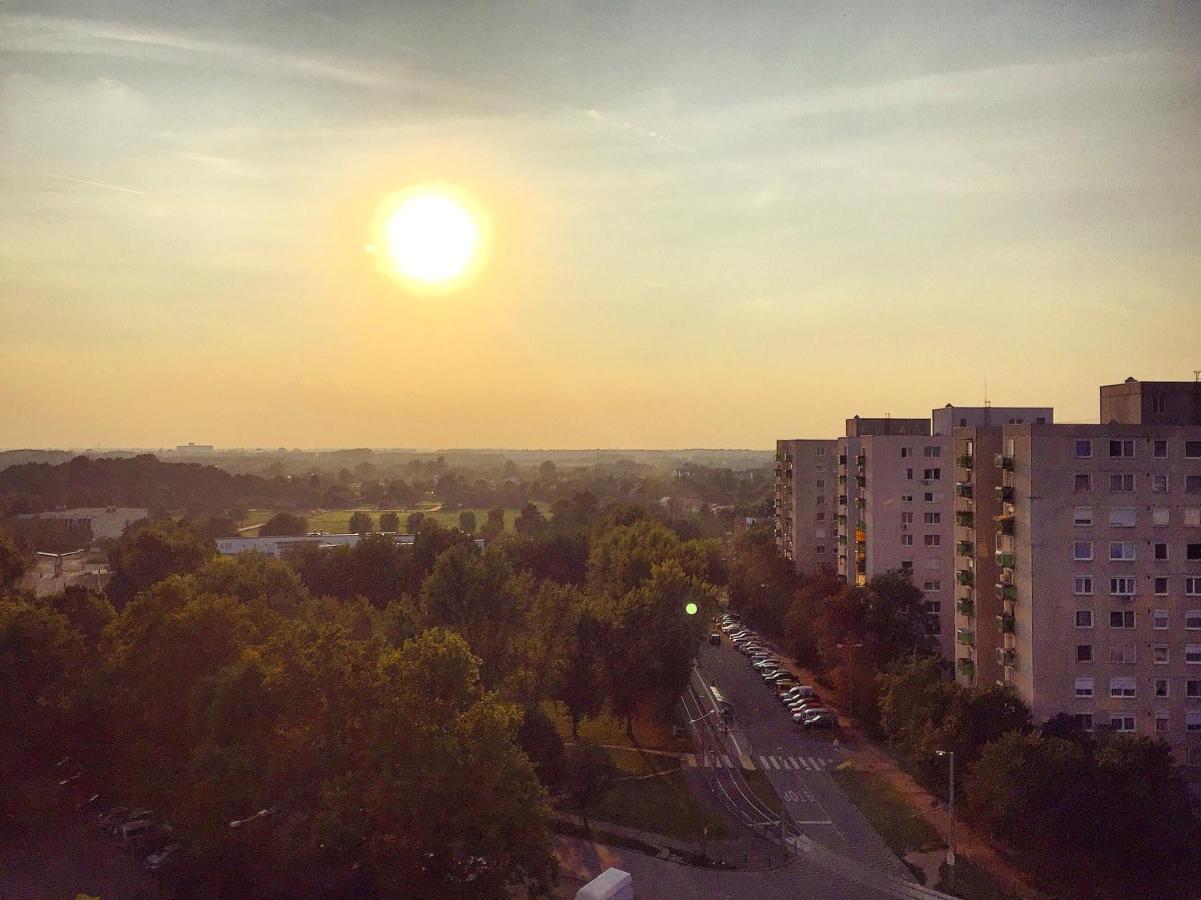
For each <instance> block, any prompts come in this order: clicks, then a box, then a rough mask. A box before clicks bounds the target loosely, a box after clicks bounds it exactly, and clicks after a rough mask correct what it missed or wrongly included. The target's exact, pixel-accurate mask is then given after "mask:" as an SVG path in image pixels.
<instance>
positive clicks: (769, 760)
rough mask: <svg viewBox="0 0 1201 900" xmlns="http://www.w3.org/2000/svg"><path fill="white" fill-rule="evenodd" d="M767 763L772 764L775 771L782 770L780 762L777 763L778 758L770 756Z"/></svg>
mask: <svg viewBox="0 0 1201 900" xmlns="http://www.w3.org/2000/svg"><path fill="white" fill-rule="evenodd" d="M767 761H768V762H770V763H771V767H772V768H773V769H778V768H780V764H779V763H778V762H776V758H775V757H774V756H769V757H768V758H767Z"/></svg>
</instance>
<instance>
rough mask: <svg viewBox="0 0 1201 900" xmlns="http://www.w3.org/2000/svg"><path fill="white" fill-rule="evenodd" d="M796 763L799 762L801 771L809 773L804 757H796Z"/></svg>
mask: <svg viewBox="0 0 1201 900" xmlns="http://www.w3.org/2000/svg"><path fill="white" fill-rule="evenodd" d="M797 761H798V762H800V764H801V768H802V769H804V770H805V771H806V772H808V771H809V763H807V762H805V757H803V756H798V757H797Z"/></svg>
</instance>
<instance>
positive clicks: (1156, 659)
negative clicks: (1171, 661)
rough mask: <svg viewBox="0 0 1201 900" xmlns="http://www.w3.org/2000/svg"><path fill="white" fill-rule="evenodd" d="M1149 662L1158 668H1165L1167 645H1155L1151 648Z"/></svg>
mask: <svg viewBox="0 0 1201 900" xmlns="http://www.w3.org/2000/svg"><path fill="white" fill-rule="evenodd" d="M1151 662H1153V663H1155V664H1156V665H1160V666H1166V665H1167V664H1168V645H1167V644H1156V645H1155V646H1154V647H1152V648H1151Z"/></svg>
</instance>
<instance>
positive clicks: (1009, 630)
mask: <svg viewBox="0 0 1201 900" xmlns="http://www.w3.org/2000/svg"><path fill="white" fill-rule="evenodd" d="M1014 625H1015V622H1014V618H1013V616H1011V615H1006V614H1004V613H1002V614H1001V615H999V616H997V628H998V629H1000V631H1001V633H1002V634H1013V633H1014Z"/></svg>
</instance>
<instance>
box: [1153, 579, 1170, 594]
mask: <svg viewBox="0 0 1201 900" xmlns="http://www.w3.org/2000/svg"><path fill="white" fill-rule="evenodd" d="M1167 593H1168V579H1166V578H1156V579H1155V596H1157V597H1163V596H1165V595H1166V594H1167Z"/></svg>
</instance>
